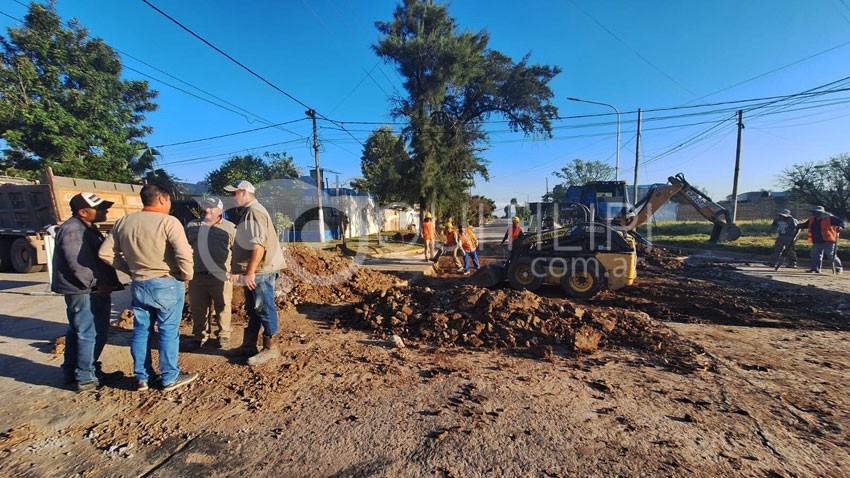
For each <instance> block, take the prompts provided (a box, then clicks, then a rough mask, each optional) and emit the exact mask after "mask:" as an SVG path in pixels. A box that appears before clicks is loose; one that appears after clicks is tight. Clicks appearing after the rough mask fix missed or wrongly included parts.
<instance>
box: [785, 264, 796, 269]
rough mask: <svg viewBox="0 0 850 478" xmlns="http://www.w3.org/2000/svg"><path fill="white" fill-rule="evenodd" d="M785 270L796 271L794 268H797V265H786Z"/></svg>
mask: <svg viewBox="0 0 850 478" xmlns="http://www.w3.org/2000/svg"><path fill="white" fill-rule="evenodd" d="M785 268H786V269H796V268H797V264H788V265H786V266H785Z"/></svg>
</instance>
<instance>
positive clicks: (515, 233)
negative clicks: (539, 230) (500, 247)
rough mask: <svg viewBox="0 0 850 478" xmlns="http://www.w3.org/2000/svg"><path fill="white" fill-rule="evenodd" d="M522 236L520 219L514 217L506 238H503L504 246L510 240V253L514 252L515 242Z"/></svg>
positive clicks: (506, 232)
mask: <svg viewBox="0 0 850 478" xmlns="http://www.w3.org/2000/svg"><path fill="white" fill-rule="evenodd" d="M520 234H522V226H520V225H519V218H518V217H517V216H514V218H513V219H512V220H511V224H510V225H509V226H508V230H507V231H505V237H503V238H502V244H504V243H505V241H507V240H508V238H510V241H508V253H510V252H511V251H512V250H513V245H514V241H515V240H517V238H518V237H519V235H520Z"/></svg>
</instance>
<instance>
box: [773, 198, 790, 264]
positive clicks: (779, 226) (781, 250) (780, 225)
mask: <svg viewBox="0 0 850 478" xmlns="http://www.w3.org/2000/svg"><path fill="white" fill-rule="evenodd" d="M770 230H771V231H772V232H776V234H777V236H776V242H775V243H774V244H773V255H771V256H770V262H771V263H772V264H773V266H774V267H776V268H777V269H778V268H779V266H781V265H782V257H783V254H784V255H785V256H784V257H785V262H786V263H787V264H788V267H789V268H791V269H793V268H795V267H797V251H795V250H794V244H795V243H796V242H797V220H796V219H794V218H793V217H791V210H789V209H783V210H781V211H779V212H778V213H777V215H776V219H774V220H773V223H772V224H771V225H770Z"/></svg>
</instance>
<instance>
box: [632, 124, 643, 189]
mask: <svg viewBox="0 0 850 478" xmlns="http://www.w3.org/2000/svg"><path fill="white" fill-rule="evenodd" d="M642 114H643V112H642V111H641V109H640V108H638V120H637V136H635V194H634V196H635V197H634V201H635V204H637V202H638V166H640V120H641V117H642Z"/></svg>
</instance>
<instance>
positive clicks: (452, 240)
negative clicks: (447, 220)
mask: <svg viewBox="0 0 850 478" xmlns="http://www.w3.org/2000/svg"><path fill="white" fill-rule="evenodd" d="M446 245H447V246H454V245H457V233H456V232H455V231H454V229H446Z"/></svg>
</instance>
